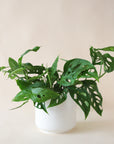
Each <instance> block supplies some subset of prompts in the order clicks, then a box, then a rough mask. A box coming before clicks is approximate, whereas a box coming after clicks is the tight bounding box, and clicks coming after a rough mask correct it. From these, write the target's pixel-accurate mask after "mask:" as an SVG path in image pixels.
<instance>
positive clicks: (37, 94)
mask: <svg viewBox="0 0 114 144" xmlns="http://www.w3.org/2000/svg"><path fill="white" fill-rule="evenodd" d="M31 91H32V97H31V99H32V100H33V101H34V102H45V101H47V100H49V99H51V98H56V97H58V96H59V94H58V93H56V92H55V91H53V90H51V89H48V88H31Z"/></svg>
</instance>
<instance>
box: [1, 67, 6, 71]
mask: <svg viewBox="0 0 114 144" xmlns="http://www.w3.org/2000/svg"><path fill="white" fill-rule="evenodd" d="M6 68H8V67H5V66H2V67H0V71H2V70H4V69H6Z"/></svg>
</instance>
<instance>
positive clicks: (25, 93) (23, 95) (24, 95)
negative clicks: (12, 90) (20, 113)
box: [12, 90, 32, 102]
mask: <svg viewBox="0 0 114 144" xmlns="http://www.w3.org/2000/svg"><path fill="white" fill-rule="evenodd" d="M31 96H32V93H31V91H30V90H22V91H20V92H19V93H18V94H17V95H16V96H15V97H14V99H13V100H12V101H15V102H20V101H26V100H29V99H30V97H31Z"/></svg>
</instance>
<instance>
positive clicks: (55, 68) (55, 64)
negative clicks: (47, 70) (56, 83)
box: [51, 56, 59, 75]
mask: <svg viewBox="0 0 114 144" xmlns="http://www.w3.org/2000/svg"><path fill="white" fill-rule="evenodd" d="M58 60H59V56H58V57H57V58H56V59H55V61H54V63H53V64H52V66H51V74H52V75H53V74H54V73H55V72H56V71H57V64H58Z"/></svg>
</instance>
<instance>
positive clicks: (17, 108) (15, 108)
mask: <svg viewBox="0 0 114 144" xmlns="http://www.w3.org/2000/svg"><path fill="white" fill-rule="evenodd" d="M27 102H28V101H25V102H23V103H22V104H21V105H20V106H18V107H16V108H12V109H10V110H15V109H18V108H20V107H22V106H23V105H25V104H26V103H27Z"/></svg>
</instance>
